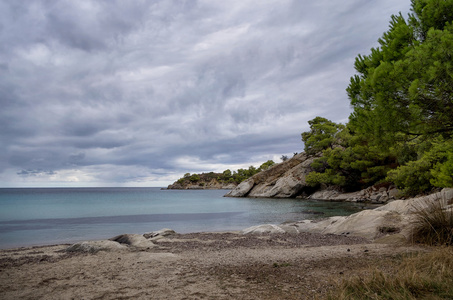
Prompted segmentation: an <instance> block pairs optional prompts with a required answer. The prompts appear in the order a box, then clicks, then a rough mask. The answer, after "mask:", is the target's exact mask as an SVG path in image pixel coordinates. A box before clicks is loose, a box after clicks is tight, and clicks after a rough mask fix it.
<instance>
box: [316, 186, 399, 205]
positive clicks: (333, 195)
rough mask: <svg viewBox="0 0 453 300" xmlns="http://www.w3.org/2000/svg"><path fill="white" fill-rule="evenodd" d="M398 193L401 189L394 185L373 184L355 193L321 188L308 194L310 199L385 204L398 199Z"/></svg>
mask: <svg viewBox="0 0 453 300" xmlns="http://www.w3.org/2000/svg"><path fill="white" fill-rule="evenodd" d="M398 194H399V191H398V189H397V188H396V187H395V186H394V185H382V186H371V187H369V188H367V189H364V190H361V191H358V192H353V193H340V192H339V191H337V190H333V189H327V190H320V191H316V192H314V193H313V194H311V195H310V196H308V199H315V200H328V201H348V202H369V203H373V204H385V203H387V202H388V201H390V200H395V199H397V197H398Z"/></svg>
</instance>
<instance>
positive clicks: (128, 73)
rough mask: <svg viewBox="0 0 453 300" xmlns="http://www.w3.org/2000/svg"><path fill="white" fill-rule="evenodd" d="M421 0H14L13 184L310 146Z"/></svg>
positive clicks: (6, 8)
mask: <svg viewBox="0 0 453 300" xmlns="http://www.w3.org/2000/svg"><path fill="white" fill-rule="evenodd" d="M409 8H410V1H409V0H398V1H395V0H378V1H377V0H374V1H372V0H345V1H332V0H316V1H313V0H293V1H290V0H275V1H274V0H228V1H220V0H219V1H215V0H200V1H196V0H194V1H190V0H187V1H184V0H181V1H179V0H173V1H171V0H162V1H158V0H154V1H151V0H149V1H146V0H142V1H120V0H118V1H113V0H104V1H102V0H92V1H89V0H77V1H75V0H67V1H52V0H42V1H38V0H36V1H35V0H30V1H17V0H3V1H0V187H41V186H49V187H58V186H166V185H167V184H169V183H171V182H173V181H175V180H176V179H178V178H179V177H181V176H182V175H183V174H184V173H187V172H190V173H199V172H211V171H223V170H225V169H228V168H229V169H231V170H236V169H238V168H241V167H244V168H247V167H248V166H250V165H254V166H259V165H260V164H261V163H263V162H265V161H267V160H268V159H273V160H274V161H275V162H278V161H280V157H281V155H288V156H292V155H293V153H294V152H301V151H302V149H303V144H302V141H301V136H300V134H301V132H303V131H306V130H308V124H307V121H308V120H310V119H313V118H314V117H316V116H323V117H326V118H328V119H330V120H332V121H335V122H342V123H344V122H346V121H347V118H348V115H349V114H350V112H351V109H350V107H349V101H348V98H347V95H346V92H345V88H346V87H347V85H348V83H349V78H350V77H351V76H352V75H354V68H353V62H354V59H355V57H356V56H357V54H359V53H361V54H368V53H369V51H370V48H371V47H376V46H377V39H378V38H379V37H381V36H382V33H383V32H384V31H386V30H387V29H388V24H389V20H390V16H391V15H392V14H398V13H399V12H402V13H403V15H404V16H407V14H408V12H409Z"/></svg>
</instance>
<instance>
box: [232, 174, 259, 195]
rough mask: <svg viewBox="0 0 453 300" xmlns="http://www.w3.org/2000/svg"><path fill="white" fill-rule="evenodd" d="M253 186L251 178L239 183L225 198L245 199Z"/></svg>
mask: <svg viewBox="0 0 453 300" xmlns="http://www.w3.org/2000/svg"><path fill="white" fill-rule="evenodd" d="M254 185H255V182H254V180H253V177H251V178H249V179H247V180H244V181H243V182H241V183H240V184H239V185H238V186H237V187H236V188H235V189H234V190H231V191H230V192H229V193H227V194H226V195H225V197H246V196H247V195H248V193H249V192H250V190H251V189H252V188H253V186H254Z"/></svg>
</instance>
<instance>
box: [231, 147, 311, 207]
mask: <svg viewBox="0 0 453 300" xmlns="http://www.w3.org/2000/svg"><path fill="white" fill-rule="evenodd" d="M315 158H316V157H314V156H308V155H306V154H305V153H300V154H297V155H295V156H294V157H292V158H290V159H288V160H287V161H284V162H282V163H279V164H276V165H274V166H272V167H270V168H269V169H267V170H264V171H261V172H260V173H258V174H255V175H253V176H252V177H250V178H249V179H247V180H244V181H243V182H241V183H240V184H239V185H238V186H237V187H236V188H235V189H233V190H232V191H230V192H229V193H228V194H226V195H225V196H226V197H263V198H291V197H297V196H300V195H302V194H305V195H309V194H311V192H313V189H312V188H311V187H309V186H308V185H307V184H306V183H305V176H306V175H307V174H308V173H309V172H310V164H311V163H312V162H313V160H314V159H315Z"/></svg>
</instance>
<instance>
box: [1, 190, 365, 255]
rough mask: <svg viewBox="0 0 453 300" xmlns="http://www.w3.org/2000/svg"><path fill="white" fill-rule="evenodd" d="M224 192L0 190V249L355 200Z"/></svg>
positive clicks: (284, 213) (209, 226)
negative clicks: (239, 195) (232, 195)
mask: <svg viewBox="0 0 453 300" xmlns="http://www.w3.org/2000/svg"><path fill="white" fill-rule="evenodd" d="M226 192H227V191H225V190H161V189H160V188H22V189H14V188H3V189H0V248H2V249H5V248H12V247H19V246H32V245H47V244H61V243H72V242H76V241H81V240H92V239H105V238H111V237H113V236H116V235H118V234H122V233H139V234H142V233H145V232H150V231H156V230H159V229H162V228H171V229H173V230H175V231H177V232H179V233H189V232H202V231H228V230H241V229H244V228H247V227H250V226H253V225H258V224H264V223H273V224H279V223H283V222H286V221H296V220H302V219H314V218H319V217H328V216H333V215H349V214H351V213H354V212H357V211H359V210H360V209H361V208H360V207H359V206H358V205H354V204H350V203H334V202H324V201H313V200H301V199H252V198H225V197H223V195H224V194H225V193H226Z"/></svg>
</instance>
